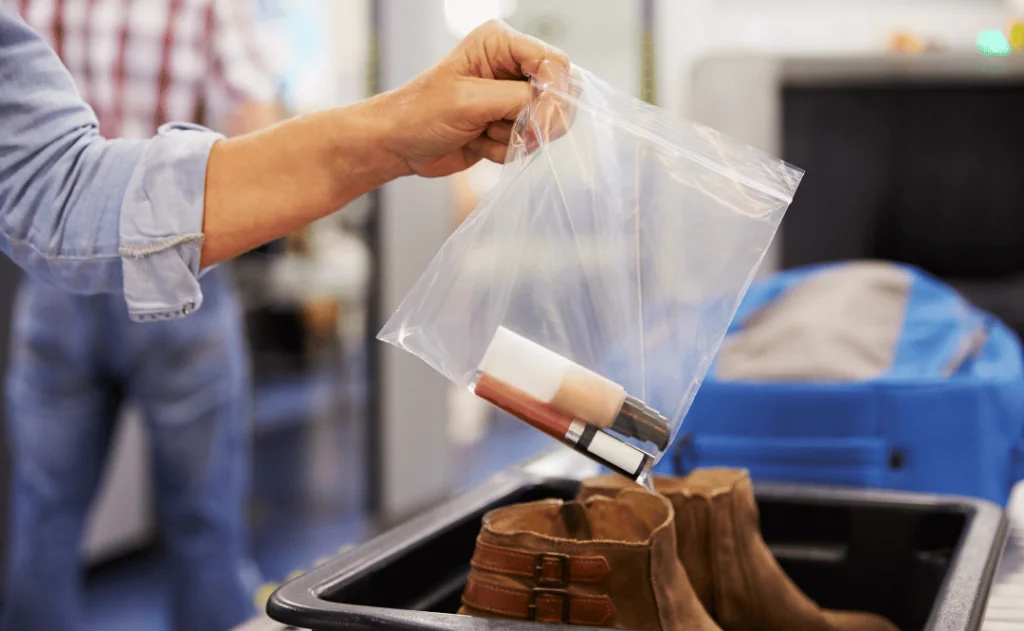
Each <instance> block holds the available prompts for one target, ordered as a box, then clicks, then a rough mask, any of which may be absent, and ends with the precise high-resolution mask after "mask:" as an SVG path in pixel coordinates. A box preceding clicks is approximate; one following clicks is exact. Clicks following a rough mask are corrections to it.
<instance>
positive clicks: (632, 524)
mask: <svg viewBox="0 0 1024 631" xmlns="http://www.w3.org/2000/svg"><path fill="white" fill-rule="evenodd" d="M462 605H463V606H462V608H461V609H460V610H459V613H460V614H464V615H471V616H483V617H491V618H514V619H520V620H536V621H538V622H560V623H569V624H577V625H589V626H599V627H611V628H619V629H637V630H638V631H720V629H719V628H718V626H717V625H715V623H714V622H713V621H712V620H711V618H710V617H709V616H708V614H707V612H706V611H704V608H703V607H701V605H700V602H698V600H697V598H696V596H695V595H694V593H693V589H692V588H691V587H690V583H689V580H688V579H687V577H686V571H685V570H684V569H683V567H682V565H681V564H680V563H679V559H678V556H677V554H676V538H675V531H674V528H673V512H672V505H671V504H670V503H669V502H668V501H667V500H666V499H665V498H663V497H661V496H658V495H652V494H651V493H648V492H647V491H644V490H632V489H626V490H623V491H622V492H621V493H617V494H616V495H615V496H614V497H593V498H591V499H588V500H587V501H585V502H562V501H560V500H544V501H540V502H531V503H528V504H519V505H516V506H508V507H505V508H499V509H497V510H493V511H491V512H489V513H488V514H487V515H486V516H485V517H484V522H483V528H481V530H480V536H479V537H478V538H477V542H476V550H475V551H474V553H473V561H472V568H471V569H470V572H469V578H468V579H467V582H466V589H465V591H464V592H463V594H462Z"/></svg>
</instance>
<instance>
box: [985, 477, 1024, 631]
mask: <svg viewBox="0 0 1024 631" xmlns="http://www.w3.org/2000/svg"><path fill="white" fill-rule="evenodd" d="M1006 516H1007V518H1008V519H1009V520H1010V531H1009V534H1008V535H1007V538H1006V549H1005V550H1004V551H1003V558H1002V560H1001V561H1000V562H999V569H997V570H996V576H995V580H994V581H993V583H992V591H991V592H990V594H989V600H988V609H987V610H986V611H985V619H984V620H983V621H982V623H981V628H982V631H1024V482H1020V483H1018V484H1017V486H1016V487H1015V488H1014V490H1013V494H1012V495H1011V496H1010V502H1009V505H1008V506H1007V508H1006Z"/></svg>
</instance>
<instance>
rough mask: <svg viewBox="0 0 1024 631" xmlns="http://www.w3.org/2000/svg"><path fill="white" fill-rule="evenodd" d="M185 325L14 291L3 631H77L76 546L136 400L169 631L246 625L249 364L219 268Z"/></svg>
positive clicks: (251, 576) (69, 297) (251, 583)
mask: <svg viewBox="0 0 1024 631" xmlns="http://www.w3.org/2000/svg"><path fill="white" fill-rule="evenodd" d="M202 285H203V290H204V292H205V293H206V296H207V300H206V305H205V306H204V307H203V309H202V310H201V311H198V312H196V313H195V314H194V315H192V316H191V317H189V318H187V319H185V320H174V321H163V322H148V323H138V322H132V321H131V320H129V318H128V314H127V311H126V309H125V303H124V298H123V297H122V296H118V295H96V296H77V295H73V294H69V293H67V292H65V291H63V290H61V289H59V288H53V287H48V286H46V285H44V284H41V283H39V282H31V283H23V284H22V286H21V288H20V289H19V292H18V299H17V302H16V305H15V313H14V322H13V326H14V329H15V331H16V332H17V335H16V336H15V339H14V340H12V350H11V362H10V365H9V368H8V375H7V383H6V398H7V430H8V440H9V444H10V452H11V454H12V459H13V476H12V477H13V487H12V489H13V493H12V502H11V503H12V506H11V508H12V509H13V510H12V512H11V514H12V517H13V518H12V520H11V522H10V523H11V529H10V532H9V534H8V537H9V541H8V564H7V576H6V580H5V585H4V592H5V593H4V598H3V603H2V608H0V629H2V630H3V631H14V630H15V629H17V630H21V629H46V630H47V631H73V630H80V629H82V625H83V621H82V618H81V615H82V607H81V595H80V584H79V581H80V579H81V572H80V565H79V556H78V549H79V545H80V540H81V538H82V533H83V525H84V522H85V518H86V515H87V511H88V508H89V504H90V501H91V500H92V499H93V495H94V494H95V491H96V489H97V485H98V483H99V481H100V473H101V471H102V465H103V463H104V461H105V459H106V455H107V453H108V443H109V439H110V437H111V431H112V429H113V426H114V423H115V420H116V418H117V412H118V409H119V407H120V405H121V403H122V402H123V401H124V400H126V399H131V400H132V401H134V402H136V403H137V404H138V405H139V407H140V408H141V411H142V417H143V424H144V427H145V430H146V436H147V440H148V444H149V450H150V453H151V461H152V466H153V472H152V475H153V483H154V484H153V488H154V497H155V499H156V509H157V515H158V517H159V522H160V527H161V530H162V534H163V541H164V545H165V549H166V551H167V556H168V558H169V561H170V563H169V567H168V569H169V578H170V585H169V587H170V588H171V593H172V601H171V605H172V607H171V609H172V613H173V616H174V617H175V620H174V626H173V628H174V629H177V630H179V631H227V630H228V629H230V628H232V627H234V626H235V625H237V624H240V623H241V622H242V621H244V620H246V619H247V618H249V617H251V616H253V615H255V613H256V612H255V608H254V607H253V604H252V594H253V592H254V591H255V589H256V587H257V586H258V582H259V576H258V572H257V571H256V569H255V567H254V566H253V565H252V564H251V563H250V562H249V560H248V559H249V557H248V556H247V550H246V546H247V535H246V528H245V522H244V516H245V505H244V504H245V499H246V497H247V493H246V491H247V486H248V480H249V444H250V442H249V439H250V424H249V419H250V415H249V411H250V410H249V404H250V401H251V396H250V392H249V383H250V381H249V379H250V375H249V364H248V356H247V346H246V340H245V338H244V334H243V329H242V327H240V326H239V320H240V317H241V313H240V308H239V304H238V301H237V299H236V297H235V294H234V292H233V291H232V287H231V285H230V282H229V280H228V278H227V273H226V270H221V269H218V270H214V271H213V272H211V273H210V274H207V275H206V276H204V277H203V280H202Z"/></svg>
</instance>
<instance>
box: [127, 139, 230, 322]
mask: <svg viewBox="0 0 1024 631" xmlns="http://www.w3.org/2000/svg"><path fill="white" fill-rule="evenodd" d="M221 139H223V136H221V135H220V134H217V133H214V132H212V131H210V130H208V129H206V128H204V127H200V126H199V125H192V124H188V123H170V124H167V125H164V126H163V127H161V128H160V130H159V131H158V133H157V135H156V137H155V138H153V140H152V141H151V142H150V143H149V146H147V147H146V149H145V151H144V152H143V154H142V158H141V159H140V161H139V164H138V165H137V166H136V167H135V172H134V173H133V174H132V177H131V180H130V181H129V183H128V188H127V190H126V191H125V196H124V202H123V204H122V206H121V219H120V225H119V232H120V247H119V253H120V255H121V263H122V269H123V275H124V296H125V300H126V301H127V303H128V313H129V316H130V317H131V319H132V320H135V321H137V322H142V321H151V320H169V319H172V318H179V317H182V316H187V315H189V314H190V313H192V312H193V311H195V310H196V309H199V308H200V307H201V306H202V304H203V292H202V290H201V289H200V287H199V276H200V271H199V259H200V253H201V251H202V246H203V208H204V196H205V190H206V165H207V162H208V161H209V158H210V149H211V148H212V147H213V144H214V143H215V142H217V141H218V140H221Z"/></svg>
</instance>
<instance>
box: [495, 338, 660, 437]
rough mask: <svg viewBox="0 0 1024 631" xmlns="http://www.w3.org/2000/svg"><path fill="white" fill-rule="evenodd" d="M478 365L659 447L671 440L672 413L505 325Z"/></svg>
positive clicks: (566, 409)
mask: <svg viewBox="0 0 1024 631" xmlns="http://www.w3.org/2000/svg"><path fill="white" fill-rule="evenodd" d="M479 370H480V372H482V373H485V374H488V375H490V376H492V377H494V378H496V379H498V380H500V381H503V382H505V383H506V384H508V385H510V386H513V387H515V388H517V389H519V390H521V391H522V392H524V393H526V394H527V395H528V396H530V397H532V398H534V399H536V400H537V401H540V402H541V403H544V404H547V405H550V406H551V407H552V408H554V409H555V410H557V411H559V412H561V413H562V414H564V415H566V416H569V417H571V418H574V419H578V420H580V421H582V422H583V423H585V424H588V425H593V426H595V427H597V428H598V429H611V430H613V431H615V432H618V433H619V434H622V435H623V436H628V437H630V438H636V439H638V440H641V441H645V442H650V443H653V444H654V445H655V446H656V447H657V448H658V449H659V450H660V451H664V450H665V449H666V448H667V447H668V444H669V441H670V440H671V435H670V433H669V427H668V419H666V418H665V417H664V416H662V415H661V414H659V413H658V412H657V411H656V410H654V409H653V408H651V407H649V406H647V405H646V404H644V402H643V401H640V400H639V399H637V398H636V397H633V396H630V395H629V394H627V393H626V389H625V388H623V387H622V386H620V385H619V384H617V383H615V382H614V381H612V380H610V379H607V378H606V377H602V376H601V375H599V374H597V373H596V372H594V371H592V370H588V369H587V368H584V367H583V366H580V365H579V364H577V363H576V362H573V361H571V360H570V359H568V358H566V357H563V356H561V355H559V354H558V353H555V352H553V351H551V350H549V349H547V348H544V347H543V346H541V345H540V344H537V343H535V342H532V341H530V340H528V339H526V338H525V337H523V336H521V335H518V334H516V333H513V332H512V331H510V330H509V329H506V328H505V327H501V326H499V327H498V330H497V331H496V332H495V334H494V338H493V339H492V340H491V344H490V345H489V346H488V347H487V351H486V352H485V353H484V357H483V359H482V360H480V365H479Z"/></svg>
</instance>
